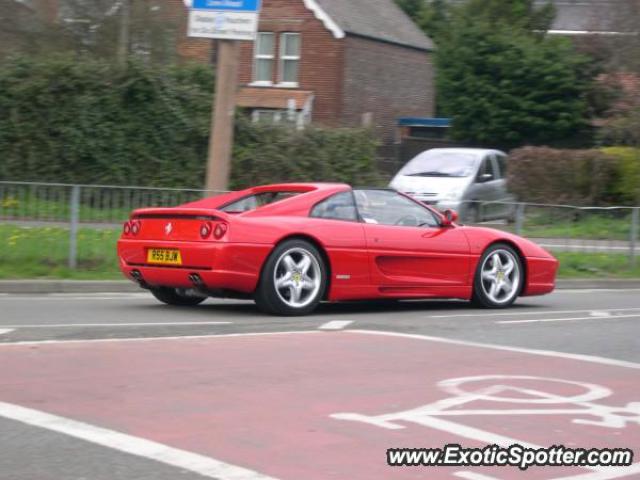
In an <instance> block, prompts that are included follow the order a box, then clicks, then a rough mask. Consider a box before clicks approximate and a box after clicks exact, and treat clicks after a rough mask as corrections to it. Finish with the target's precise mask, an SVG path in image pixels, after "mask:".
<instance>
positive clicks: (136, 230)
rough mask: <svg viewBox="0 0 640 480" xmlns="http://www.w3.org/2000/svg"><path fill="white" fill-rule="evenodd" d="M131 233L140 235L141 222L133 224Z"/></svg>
mask: <svg viewBox="0 0 640 480" xmlns="http://www.w3.org/2000/svg"><path fill="white" fill-rule="evenodd" d="M131 233H133V234H134V235H138V234H139V233H140V222H138V221H135V222H131Z"/></svg>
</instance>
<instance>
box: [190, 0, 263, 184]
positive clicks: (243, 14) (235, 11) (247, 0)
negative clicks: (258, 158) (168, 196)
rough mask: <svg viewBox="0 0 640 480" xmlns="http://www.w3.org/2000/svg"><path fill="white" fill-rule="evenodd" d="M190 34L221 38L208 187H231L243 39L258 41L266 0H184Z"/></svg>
mask: <svg viewBox="0 0 640 480" xmlns="http://www.w3.org/2000/svg"><path fill="white" fill-rule="evenodd" d="M184 3H185V4H186V5H187V6H188V7H189V26H188V30H187V35H188V36H190V37H199V38H211V39H217V40H218V45H217V53H218V56H217V62H216V91H215V95H214V104H213V116H212V118H211V132H210V135H209V155H208V158H207V174H206V179H205V186H206V189H207V190H211V191H218V192H220V191H226V190H228V189H229V176H230V173H231V155H232V151H233V127H234V117H235V110H236V89H237V85H238V84H237V82H238V64H239V62H240V59H239V55H240V41H251V42H253V41H255V39H256V33H257V31H258V18H259V14H260V7H261V4H262V0H234V1H233V2H231V1H227V0H225V1H216V0H184Z"/></svg>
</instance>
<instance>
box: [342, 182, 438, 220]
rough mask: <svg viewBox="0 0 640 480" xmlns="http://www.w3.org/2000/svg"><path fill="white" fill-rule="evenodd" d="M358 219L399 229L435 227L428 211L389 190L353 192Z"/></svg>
mask: <svg viewBox="0 0 640 480" xmlns="http://www.w3.org/2000/svg"><path fill="white" fill-rule="evenodd" d="M354 195H355V198H356V204H357V206H358V211H359V213H360V217H361V218H362V220H363V221H364V222H365V223H371V224H380V225H394V226H401V227H437V226H439V225H440V223H439V221H438V219H437V218H436V217H435V216H434V214H433V213H431V211H430V210H428V209H427V208H425V207H423V206H422V205H420V204H418V203H416V202H414V201H412V200H409V199H408V198H407V197H405V196H403V195H400V194H399V193H398V192H394V191H391V190H355V191H354Z"/></svg>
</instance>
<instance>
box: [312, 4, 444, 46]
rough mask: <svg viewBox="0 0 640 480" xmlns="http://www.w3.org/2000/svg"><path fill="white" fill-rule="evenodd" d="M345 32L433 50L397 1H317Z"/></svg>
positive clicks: (430, 43)
mask: <svg viewBox="0 0 640 480" xmlns="http://www.w3.org/2000/svg"><path fill="white" fill-rule="evenodd" d="M314 1H315V3H317V4H318V5H319V6H320V7H321V8H322V10H323V11H324V12H326V14H327V15H328V16H329V17H331V20H333V22H335V23H336V24H337V25H338V26H339V27H340V28H341V29H342V30H343V31H345V32H346V33H350V34H353V35H361V36H364V37H369V38H373V39H376V40H382V41H385V42H391V43H397V44H400V45H407V46H410V47H414V48H419V49H422V50H432V49H433V48H434V45H433V42H432V41H431V39H430V38H429V37H427V36H426V35H425V34H424V33H423V32H422V30H420V28H418V26H417V25H416V24H415V23H413V21H412V20H411V19H410V18H409V17H408V16H407V15H406V14H405V13H404V12H403V11H402V10H401V9H400V8H399V7H398V6H397V5H396V3H395V1H394V0H314Z"/></svg>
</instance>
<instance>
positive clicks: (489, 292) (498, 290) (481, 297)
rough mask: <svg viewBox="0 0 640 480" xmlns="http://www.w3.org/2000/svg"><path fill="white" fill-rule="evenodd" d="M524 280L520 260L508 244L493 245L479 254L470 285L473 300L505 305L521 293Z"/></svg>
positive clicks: (500, 306)
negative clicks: (478, 260) (480, 256)
mask: <svg viewBox="0 0 640 480" xmlns="http://www.w3.org/2000/svg"><path fill="white" fill-rule="evenodd" d="M523 282H524V271H523V268H522V262H521V261H520V257H519V256H518V254H517V253H516V251H515V250H514V249H513V248H511V247H510V246H508V245H504V244H497V245H493V246H492V247H490V248H489V249H487V251H486V252H484V254H483V255H482V258H481V259H480V263H479V264H478V269H477V271H476V275H475V281H474V286H473V301H474V303H476V304H478V305H480V306H482V307H485V308H506V307H509V306H510V305H512V304H513V302H515V301H516V299H517V298H518V295H520V291H521V290H522V285H523Z"/></svg>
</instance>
